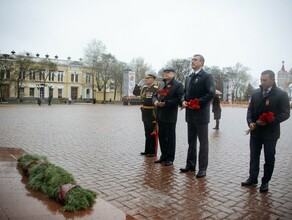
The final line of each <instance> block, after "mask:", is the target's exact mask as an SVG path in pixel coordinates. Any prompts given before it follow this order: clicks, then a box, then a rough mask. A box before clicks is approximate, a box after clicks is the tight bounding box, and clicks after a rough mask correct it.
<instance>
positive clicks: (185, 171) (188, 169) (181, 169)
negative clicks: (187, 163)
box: [180, 167, 196, 173]
mask: <svg viewBox="0 0 292 220" xmlns="http://www.w3.org/2000/svg"><path fill="white" fill-rule="evenodd" d="M192 171H196V169H195V168H188V167H186V168H180V172H181V173H187V172H192Z"/></svg>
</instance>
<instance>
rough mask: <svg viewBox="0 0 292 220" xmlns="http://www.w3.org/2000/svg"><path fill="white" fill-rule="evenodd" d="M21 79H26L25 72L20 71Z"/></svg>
mask: <svg viewBox="0 0 292 220" xmlns="http://www.w3.org/2000/svg"><path fill="white" fill-rule="evenodd" d="M19 79H25V70H20V71H19Z"/></svg>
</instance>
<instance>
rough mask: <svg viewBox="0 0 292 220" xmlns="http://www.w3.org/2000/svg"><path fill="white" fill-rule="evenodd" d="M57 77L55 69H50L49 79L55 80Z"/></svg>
mask: <svg viewBox="0 0 292 220" xmlns="http://www.w3.org/2000/svg"><path fill="white" fill-rule="evenodd" d="M54 79H55V71H50V72H49V81H54Z"/></svg>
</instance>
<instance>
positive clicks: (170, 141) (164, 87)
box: [153, 67, 183, 166]
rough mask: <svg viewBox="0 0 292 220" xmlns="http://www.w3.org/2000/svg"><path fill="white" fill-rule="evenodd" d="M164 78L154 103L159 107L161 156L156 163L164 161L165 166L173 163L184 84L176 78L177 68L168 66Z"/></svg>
mask: <svg viewBox="0 0 292 220" xmlns="http://www.w3.org/2000/svg"><path fill="white" fill-rule="evenodd" d="M163 72H164V79H163V82H162V83H160V84H159V87H158V90H157V92H156V93H155V95H154V97H153V103H154V105H155V106H156V108H157V121H158V127H159V132H158V138H159V144H160V150H161V156H160V159H159V160H156V161H155V163H163V164H164V165H165V166H170V165H172V164H173V161H174V157H175V147H176V134H175V128H176V122H177V113H178V105H180V103H181V99H182V96H183V85H182V84H181V83H180V82H178V81H177V80H175V73H176V70H175V69H174V68H173V67H167V68H165V69H164V70H163Z"/></svg>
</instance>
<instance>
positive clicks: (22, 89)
mask: <svg viewBox="0 0 292 220" xmlns="http://www.w3.org/2000/svg"><path fill="white" fill-rule="evenodd" d="M19 96H20V97H24V87H20V88H19Z"/></svg>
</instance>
